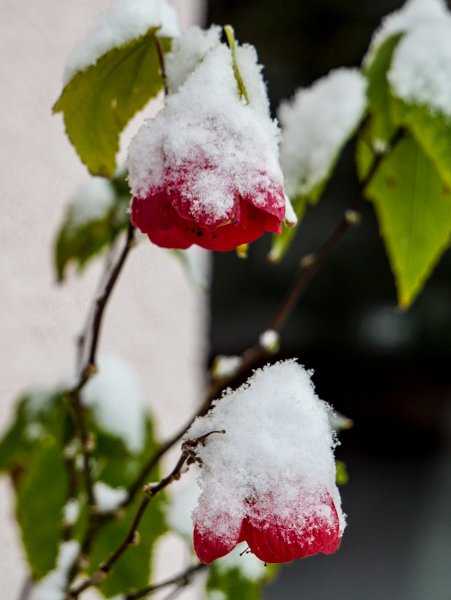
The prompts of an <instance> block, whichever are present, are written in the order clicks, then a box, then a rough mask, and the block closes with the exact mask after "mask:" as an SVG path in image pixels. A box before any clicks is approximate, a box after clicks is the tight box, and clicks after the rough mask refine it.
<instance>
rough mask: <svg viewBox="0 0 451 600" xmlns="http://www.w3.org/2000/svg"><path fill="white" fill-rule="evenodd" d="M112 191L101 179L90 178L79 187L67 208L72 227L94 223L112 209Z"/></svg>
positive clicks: (109, 185) (108, 184) (108, 183)
mask: <svg viewBox="0 0 451 600" xmlns="http://www.w3.org/2000/svg"><path fill="white" fill-rule="evenodd" d="M113 203H114V190H113V186H112V185H111V183H110V182H109V181H108V180H107V179H104V178H103V177H92V178H91V179H89V180H88V181H87V182H86V183H84V184H82V185H80V186H79V187H78V189H77V190H76V192H75V194H74V196H73V197H72V200H71V203H70V206H69V219H70V224H71V225H72V226H73V227H77V226H79V225H84V224H85V223H89V222H90V221H96V220H98V219H101V218H102V217H104V216H105V215H106V213H107V212H108V211H109V210H110V209H111V208H112V207H113Z"/></svg>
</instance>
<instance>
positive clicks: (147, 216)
mask: <svg viewBox="0 0 451 600" xmlns="http://www.w3.org/2000/svg"><path fill="white" fill-rule="evenodd" d="M235 219H236V220H235V221H233V222H230V223H227V224H226V225H220V226H218V227H216V228H211V227H210V226H205V225H201V224H199V223H196V222H195V221H194V220H191V221H189V220H187V219H185V218H182V217H181V216H180V214H179V213H178V212H177V210H175V209H174V208H173V206H172V204H171V203H170V201H169V198H168V196H167V194H166V192H165V191H164V190H162V189H152V190H151V191H150V192H149V194H148V195H147V196H146V197H145V198H137V197H135V198H133V202H132V223H133V225H135V227H138V229H140V230H141V231H142V232H143V233H145V234H147V235H148V237H149V239H150V240H151V241H152V242H153V243H154V244H157V246H161V247H163V248H181V249H185V248H189V246H191V245H192V244H197V245H198V246H201V247H203V248H206V249H207V250H216V251H220V252H227V251H230V250H234V249H235V248H236V247H237V246H240V245H241V244H247V243H249V242H253V241H255V240H256V239H258V238H259V237H261V236H262V235H263V234H264V233H266V232H268V231H269V232H274V233H279V232H280V230H281V220H280V219H279V218H278V217H277V216H274V215H273V214H271V213H268V212H266V211H264V210H261V209H259V208H256V207H255V206H254V205H252V204H251V203H250V202H247V201H245V200H241V201H240V202H239V204H238V210H237V215H236V217H235Z"/></svg>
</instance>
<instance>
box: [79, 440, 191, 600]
mask: <svg viewBox="0 0 451 600" xmlns="http://www.w3.org/2000/svg"><path fill="white" fill-rule="evenodd" d="M193 461H194V458H193V457H192V451H191V450H190V449H185V450H184V451H183V452H182V454H181V456H180V458H179V460H178V461H177V464H176V465H175V467H174V468H173V470H172V471H171V472H170V473H169V475H167V476H166V477H164V478H163V479H162V480H161V481H160V482H159V483H157V484H155V485H147V486H145V488H144V498H143V499H142V501H141V504H140V505H139V507H138V510H137V512H136V514H135V516H134V518H133V521H132V523H131V525H130V528H129V530H128V533H127V535H126V536H125V538H124V539H123V540H122V542H121V543H120V544H119V546H118V547H117V548H116V550H114V552H113V553H112V554H111V556H110V557H109V558H108V559H107V560H106V561H105V562H103V563H102V564H101V565H100V566H99V568H98V569H97V571H96V572H95V573H94V574H93V575H92V576H91V577H89V578H87V579H85V581H82V582H81V583H80V584H79V585H77V586H76V587H74V588H73V589H72V590H70V591H69V592H68V594H67V599H68V600H69V599H70V600H72V599H74V598H78V597H79V596H80V594H81V593H82V592H84V591H85V590H87V589H88V588H90V587H92V586H95V585H98V584H99V583H101V582H102V581H104V580H105V579H106V577H108V574H109V573H110V571H111V569H112V568H113V566H114V565H115V564H116V562H117V561H118V560H119V559H120V558H121V556H123V554H125V552H126V551H127V550H128V549H129V548H130V547H131V546H133V545H134V544H135V543H136V541H137V538H138V528H139V525H140V523H141V520H142V518H143V516H144V513H145V512H146V509H147V507H148V506H149V504H150V502H151V500H152V498H154V496H156V495H157V494H158V493H159V492H161V491H162V490H164V489H165V488H166V487H168V485H170V484H171V483H172V482H173V481H175V480H177V479H179V478H180V476H181V474H182V470H183V467H184V466H185V463H187V464H191V462H193Z"/></svg>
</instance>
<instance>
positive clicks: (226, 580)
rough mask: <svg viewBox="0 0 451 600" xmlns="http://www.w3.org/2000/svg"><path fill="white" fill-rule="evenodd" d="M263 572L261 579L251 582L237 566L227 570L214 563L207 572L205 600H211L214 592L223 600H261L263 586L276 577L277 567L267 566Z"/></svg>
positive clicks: (217, 562)
mask: <svg viewBox="0 0 451 600" xmlns="http://www.w3.org/2000/svg"><path fill="white" fill-rule="evenodd" d="M265 571H266V572H265V575H264V576H263V577H261V578H259V579H257V580H252V579H249V578H248V577H246V575H245V573H244V571H243V569H240V568H239V567H238V566H237V567H233V568H229V569H228V568H225V567H224V566H221V565H220V564H219V561H216V562H214V563H213V564H212V565H211V567H210V569H209V571H208V580H207V599H210V598H211V599H212V600H213V598H214V596H215V594H214V592H221V593H222V594H223V595H224V600H236V599H237V598H239V599H240V600H261V598H262V591H263V587H264V585H265V584H266V583H268V582H269V581H270V580H271V579H273V578H274V577H275V576H276V574H277V571H278V567H277V566H276V565H267V566H266V567H265Z"/></svg>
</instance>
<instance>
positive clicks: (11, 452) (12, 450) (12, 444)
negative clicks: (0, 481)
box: [0, 398, 32, 471]
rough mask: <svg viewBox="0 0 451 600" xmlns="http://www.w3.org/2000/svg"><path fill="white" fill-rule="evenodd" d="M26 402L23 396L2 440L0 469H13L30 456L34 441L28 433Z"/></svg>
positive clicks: (0, 441)
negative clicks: (32, 441)
mask: <svg viewBox="0 0 451 600" xmlns="http://www.w3.org/2000/svg"><path fill="white" fill-rule="evenodd" d="M25 404H26V400H25V398H22V399H21V400H20V401H19V403H18V406H17V411H16V416H15V419H14V421H13V422H12V423H11V425H10V426H9V428H8V429H7V430H6V432H5V434H4V435H3V437H2V439H1V440H0V471H12V470H13V469H14V468H16V467H18V466H20V465H21V464H23V463H24V462H25V461H26V460H27V459H28V457H29V456H30V454H29V453H30V449H31V446H32V443H31V440H30V439H29V438H28V436H27V435H26V427H27V425H28V420H27V415H26V407H25Z"/></svg>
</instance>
